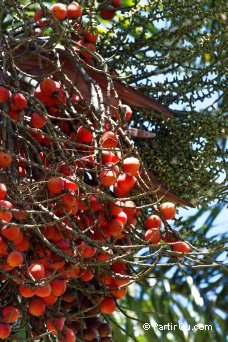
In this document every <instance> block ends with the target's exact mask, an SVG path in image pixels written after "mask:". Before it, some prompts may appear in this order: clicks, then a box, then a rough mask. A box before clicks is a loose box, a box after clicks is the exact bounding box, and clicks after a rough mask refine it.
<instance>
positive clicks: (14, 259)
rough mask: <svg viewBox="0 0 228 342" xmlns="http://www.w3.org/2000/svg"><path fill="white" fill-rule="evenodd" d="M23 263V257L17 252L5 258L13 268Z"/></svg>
mask: <svg viewBox="0 0 228 342" xmlns="http://www.w3.org/2000/svg"><path fill="white" fill-rule="evenodd" d="M23 261H24V257H23V255H22V254H21V252H17V251H14V252H11V253H10V254H9V255H8V257H7V263H8V264H9V265H10V266H13V267H17V266H20V265H21V264H22V263H23Z"/></svg>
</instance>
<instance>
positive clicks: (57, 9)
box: [50, 3, 67, 20]
mask: <svg viewBox="0 0 228 342" xmlns="http://www.w3.org/2000/svg"><path fill="white" fill-rule="evenodd" d="M50 12H51V13H52V14H53V15H54V16H55V17H56V19H58V20H63V19H65V17H66V15H67V8H66V6H65V5H64V4H61V3H58V4H54V5H52V6H51V8H50Z"/></svg>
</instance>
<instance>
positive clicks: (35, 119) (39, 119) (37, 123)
mask: <svg viewBox="0 0 228 342" xmlns="http://www.w3.org/2000/svg"><path fill="white" fill-rule="evenodd" d="M31 124H32V127H34V128H42V127H44V126H45V125H46V120H45V119H44V117H43V116H41V115H39V114H38V113H36V112H34V113H32V115H31Z"/></svg>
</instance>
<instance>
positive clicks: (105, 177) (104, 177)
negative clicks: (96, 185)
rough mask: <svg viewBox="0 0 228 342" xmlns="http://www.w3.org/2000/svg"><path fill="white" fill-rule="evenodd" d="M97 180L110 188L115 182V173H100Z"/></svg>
mask: <svg viewBox="0 0 228 342" xmlns="http://www.w3.org/2000/svg"><path fill="white" fill-rule="evenodd" d="M99 180H100V182H101V184H102V185H104V186H107V187H109V186H111V185H113V184H114V183H115V182H116V173H115V172H114V171H111V170H110V171H101V172H100V174H99Z"/></svg>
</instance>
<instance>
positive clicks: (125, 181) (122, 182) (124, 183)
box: [117, 173, 136, 191]
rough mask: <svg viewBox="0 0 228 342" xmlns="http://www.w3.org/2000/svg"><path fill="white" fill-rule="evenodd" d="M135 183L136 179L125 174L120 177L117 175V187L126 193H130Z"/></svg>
mask: <svg viewBox="0 0 228 342" xmlns="http://www.w3.org/2000/svg"><path fill="white" fill-rule="evenodd" d="M135 182H136V178H135V177H134V176H131V175H129V174H127V173H123V174H122V175H119V176H118V178H117V185H118V187H120V188H121V189H122V190H126V191H130V190H131V189H132V188H133V187H134V185H135Z"/></svg>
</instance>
